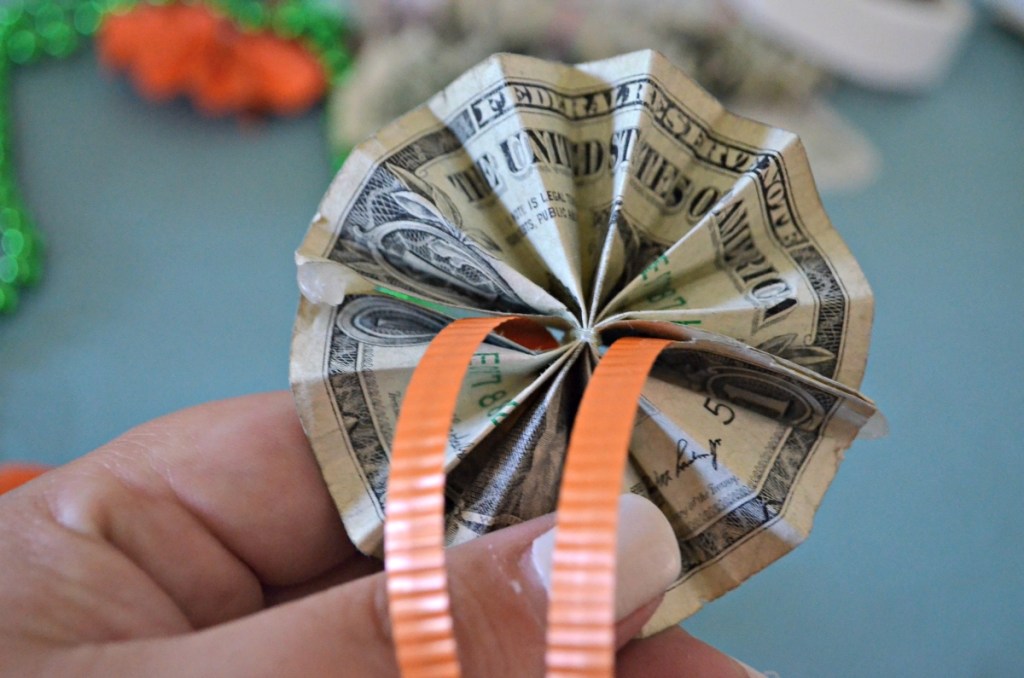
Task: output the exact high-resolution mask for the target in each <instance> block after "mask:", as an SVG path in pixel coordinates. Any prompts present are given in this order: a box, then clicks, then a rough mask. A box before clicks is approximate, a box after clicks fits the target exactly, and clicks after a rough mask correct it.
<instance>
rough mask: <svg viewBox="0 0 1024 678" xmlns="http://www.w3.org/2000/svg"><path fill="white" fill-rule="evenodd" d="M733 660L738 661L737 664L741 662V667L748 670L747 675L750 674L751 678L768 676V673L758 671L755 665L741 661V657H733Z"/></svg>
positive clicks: (765, 677)
mask: <svg viewBox="0 0 1024 678" xmlns="http://www.w3.org/2000/svg"><path fill="white" fill-rule="evenodd" d="M732 660H733V661H734V662H736V663H737V664H739V665H740V668H742V669H743V670H744V671H746V672H747V675H748V676H750V678H768V677H767V676H766V675H764V674H763V673H761V672H760V671H758V670H757V669H755V668H754V667H752V666H747V665H746V664H744V663H743V662H741V661H740V660H739V659H736V657H733V658H732Z"/></svg>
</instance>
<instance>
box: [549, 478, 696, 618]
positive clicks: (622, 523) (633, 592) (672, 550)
mask: <svg viewBox="0 0 1024 678" xmlns="http://www.w3.org/2000/svg"><path fill="white" fill-rule="evenodd" d="M554 550H555V530H554V529H551V530H548V531H547V532H545V533H544V534H542V535H541V536H539V537H537V539H535V540H534V542H533V548H532V559H533V566H534V567H535V568H536V569H537V574H538V575H539V576H540V579H541V581H542V582H543V583H544V588H545V589H547V590H548V593H550V592H551V559H552V556H553V554H554ZM615 552H616V557H617V558H618V560H617V566H616V567H617V569H616V575H615V618H616V619H622V618H623V617H626V616H628V615H629V614H630V613H632V612H634V611H635V610H638V609H640V608H641V607H642V606H643V605H646V604H647V603H649V602H651V601H652V600H654V599H655V598H656V597H658V596H659V595H661V594H662V593H664V592H665V590H666V589H668V587H669V585H671V584H672V582H674V581H675V580H676V578H677V577H678V576H679V568H680V559H679V545H678V544H677V542H676V536H675V534H674V533H673V532H672V526H671V525H669V523H668V520H667V519H666V518H665V516H664V515H663V514H662V512H661V511H660V510H658V507H657V506H655V505H654V504H652V503H651V502H650V501H648V500H647V499H644V498H643V497H641V496H638V495H635V494H624V495H622V496H621V497H619V533H618V541H617V543H616V547H615Z"/></svg>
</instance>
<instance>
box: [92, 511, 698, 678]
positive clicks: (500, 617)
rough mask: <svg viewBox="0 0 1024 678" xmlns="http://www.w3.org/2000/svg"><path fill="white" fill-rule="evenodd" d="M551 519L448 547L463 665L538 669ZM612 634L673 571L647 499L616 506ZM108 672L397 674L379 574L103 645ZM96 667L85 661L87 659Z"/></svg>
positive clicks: (666, 536) (486, 671) (641, 618)
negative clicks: (221, 619) (237, 615)
mask: <svg viewBox="0 0 1024 678" xmlns="http://www.w3.org/2000/svg"><path fill="white" fill-rule="evenodd" d="M553 523H554V519H553V517H552V516H545V517H543V518H538V519H536V520H532V521H529V522H527V523H523V524H520V525H517V526H514V527H510V528H506V529H503V530H499V531H497V532H494V533H491V534H489V535H486V536H484V537H481V538H479V539H476V540H474V541H472V542H469V543H467V544H464V545H462V546H458V547H455V548H453V549H450V550H449V551H448V555H447V562H448V572H449V588H450V593H451V600H452V613H453V616H454V619H455V633H456V638H457V640H458V645H459V656H460V660H461V663H462V668H463V675H465V676H467V677H472V676H487V677H488V678H491V677H493V678H502V677H505V676H509V677H511V676H516V677H522V676H540V675H542V674H543V667H544V645H545V643H544V640H545V636H544V633H545V626H546V621H545V619H546V612H547V586H546V584H545V582H546V581H548V576H547V575H548V574H549V571H550V551H551V543H552V542H553V535H552V533H551V530H552V526H553ZM619 524H620V525H622V526H623V527H624V528H626V529H623V530H621V531H620V537H619V543H618V549H617V550H618V575H617V589H616V614H617V616H618V617H619V622H618V625H617V629H616V631H617V638H618V641H619V645H620V646H622V645H624V644H625V643H626V642H627V641H628V640H629V639H630V638H632V637H633V636H634V635H636V634H637V633H638V632H639V630H640V627H641V626H642V625H643V624H644V622H645V621H646V620H647V619H648V618H649V617H650V615H651V614H652V613H653V611H654V608H655V606H656V605H655V604H656V602H657V601H658V600H659V599H660V596H661V594H662V592H664V590H665V589H666V588H668V586H669V585H670V584H671V583H672V581H674V580H675V578H676V577H677V576H678V574H679V551H678V547H677V545H676V542H675V537H674V535H673V533H672V530H671V528H670V527H669V525H668V521H667V520H665V518H664V516H663V515H662V514H661V512H660V511H659V510H658V509H657V508H655V507H654V505H653V504H651V503H650V502H649V501H647V500H646V499H643V498H641V497H637V496H635V495H624V496H623V497H622V498H621V500H620V505H619ZM107 652H109V653H110V654H108V655H107V657H106V658H105V660H107V661H113V662H114V663H115V664H116V666H111V665H110V664H107V663H106V661H103V662H102V663H103V664H104V669H105V670H106V672H107V673H108V675H146V676H158V675H163V674H167V673H173V674H175V675H189V676H218V677H224V676H292V675H295V676H327V675H332V676H337V675H342V676H374V677H376V676H397V675H398V668H397V664H396V661H395V651H394V647H393V643H392V638H391V630H390V624H389V622H388V613H387V597H386V592H385V580H384V575H383V574H379V575H375V576H371V577H366V578H364V579H360V580H357V581H354V582H351V583H348V584H344V585H342V586H338V587H335V588H333V589H330V590H328V591H324V592H321V593H317V594H314V595H311V596H308V597H306V598H303V599H300V600H297V601H294V602H291V603H288V604H285V605H281V606H279V607H275V608H271V609H269V610H266V611H264V612H261V613H258V614H256V615H253V616H250V617H247V618H244V619H240V620H238V621H234V622H231V623H228V624H224V625H221V626H218V627H214V628H211V629H208V630H205V631H202V632H199V633H196V634H191V635H188V636H181V637H177V638H170V639H162V640H158V639H154V640H146V641H138V642H133V643H126V644H123V645H121V646H115V647H112V648H109V649H108V650H107ZM94 665H95V664H94Z"/></svg>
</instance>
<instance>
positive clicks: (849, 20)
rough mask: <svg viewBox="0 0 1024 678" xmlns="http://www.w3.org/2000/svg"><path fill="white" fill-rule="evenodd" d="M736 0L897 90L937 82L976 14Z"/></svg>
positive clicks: (765, 24) (888, 1) (816, 50)
mask: <svg viewBox="0 0 1024 678" xmlns="http://www.w3.org/2000/svg"><path fill="white" fill-rule="evenodd" d="M731 2H732V5H733V6H734V7H735V8H736V10H737V11H739V12H740V13H741V15H742V16H743V17H744V19H745V20H746V21H747V22H749V23H750V24H751V25H752V26H753V27H755V28H756V29H758V30H761V31H763V32H764V33H765V34H766V35H769V36H771V37H773V38H775V39H776V40H778V41H779V42H780V43H782V44H784V45H786V46H787V47H789V48H790V49H793V50H796V51H798V52H800V53H801V54H803V55H805V56H806V57H808V58H810V59H812V60H813V61H816V62H817V63H818V64H819V65H821V66H824V67H825V68H827V69H829V70H830V71H832V72H834V73H836V74H838V75H841V76H843V77H846V78H848V79H850V80H853V81H855V82H857V83H860V84H862V85H867V86H870V87H878V88H884V89H894V90H910V91H916V90H923V89H926V88H928V87H930V86H932V85H934V84H936V83H938V82H939V81H940V80H941V79H942V77H943V76H944V75H945V74H946V71H947V70H948V68H949V64H950V62H951V61H952V58H953V56H954V55H955V54H956V52H957V50H958V48H959V46H960V42H961V39H962V38H963V37H964V35H965V34H966V32H967V29H968V28H970V25H971V19H972V11H971V8H970V6H969V5H968V3H967V2H963V1H961V0H927V1H925V0H731ZM1013 4H1015V5H1017V6H1018V7H1019V6H1020V5H1021V1H1020V0H1016V1H1015V2H1014V3H1013Z"/></svg>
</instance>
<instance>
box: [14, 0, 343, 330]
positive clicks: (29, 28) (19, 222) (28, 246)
mask: <svg viewBox="0 0 1024 678" xmlns="http://www.w3.org/2000/svg"><path fill="white" fill-rule="evenodd" d="M139 1H140V0H25V1H24V2H21V3H17V4H11V5H5V6H2V7H0V314H5V313H12V312H13V311H14V310H15V309H16V308H17V306H18V301H19V296H20V292H19V289H20V288H24V287H28V286H31V285H34V284H36V283H37V282H38V281H39V278H40V276H41V275H42V270H43V260H42V259H43V248H42V243H41V241H40V238H39V235H38V234H37V233H36V231H35V228H34V227H33V225H32V220H31V218H30V217H29V215H28V213H27V212H26V210H25V209H24V208H23V207H22V206H21V205H22V203H21V199H20V196H19V195H18V190H17V183H16V182H15V178H14V167H13V162H12V157H11V155H12V153H11V140H10V114H9V112H8V110H7V108H6V107H5V106H4V105H3V102H4V101H6V100H7V99H9V96H6V95H8V92H7V91H6V88H7V87H8V86H9V84H10V70H11V66H12V65H16V66H20V65H24V64H30V63H33V62H35V61H37V60H38V59H39V58H41V57H44V56H48V57H52V58H58V59H60V58H65V57H68V56H71V55H72V54H74V53H75V52H76V51H77V50H78V48H79V47H81V45H82V42H83V39H84V38H89V37H92V36H93V35H95V34H96V31H98V30H99V27H100V26H101V25H102V23H103V17H104V16H106V15H107V14H108V13H111V12H121V11H126V10H128V9H129V8H131V7H133V6H134V5H136V4H137V3H138V2H139ZM145 1H146V2H148V3H149V4H153V5H163V4H169V3H171V2H175V1H178V0H145ZM183 1H185V2H194V1H195V0H183ZM205 3H206V4H207V6H209V7H212V8H214V9H216V10H217V11H219V12H220V13H221V14H223V15H225V16H227V17H230V18H231V19H232V20H233V21H234V22H235V23H237V24H238V25H239V26H241V27H242V28H243V29H245V30H253V31H258V30H266V29H268V28H269V29H270V30H272V31H274V32H275V33H276V34H278V35H280V36H281V37H284V38H288V39H298V40H300V41H302V43H303V44H304V45H305V46H306V48H307V49H310V50H311V51H312V52H314V53H315V54H316V55H317V56H318V58H319V59H320V62H321V63H322V64H323V66H324V69H325V70H326V71H327V73H328V79H329V81H330V82H331V83H332V84H333V82H334V81H336V80H337V79H338V78H340V77H341V76H342V75H343V74H344V72H345V71H346V70H347V69H348V67H349V64H350V59H351V57H350V55H349V52H348V49H347V45H346V41H347V38H348V31H347V26H346V24H345V21H344V19H343V18H342V17H340V16H338V15H337V14H336V13H335V12H333V11H330V10H329V9H327V8H322V7H318V6H316V5H315V4H306V1H305V0H284V1H283V2H275V1H273V0H271V2H270V3H269V4H267V3H264V2H262V0H205Z"/></svg>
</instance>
